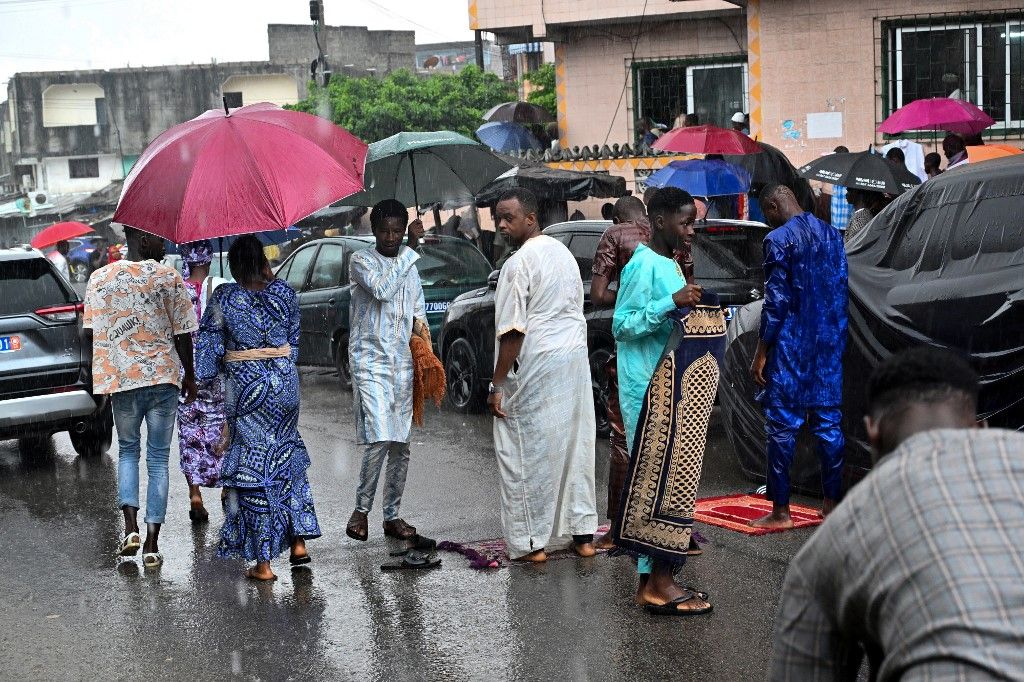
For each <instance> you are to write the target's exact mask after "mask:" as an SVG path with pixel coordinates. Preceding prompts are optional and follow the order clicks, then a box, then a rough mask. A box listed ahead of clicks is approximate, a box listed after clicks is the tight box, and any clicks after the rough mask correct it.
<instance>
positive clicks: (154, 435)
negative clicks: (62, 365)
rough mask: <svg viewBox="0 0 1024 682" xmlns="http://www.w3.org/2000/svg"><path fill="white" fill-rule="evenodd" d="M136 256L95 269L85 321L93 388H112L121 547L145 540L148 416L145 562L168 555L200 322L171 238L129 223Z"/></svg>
mask: <svg viewBox="0 0 1024 682" xmlns="http://www.w3.org/2000/svg"><path fill="white" fill-rule="evenodd" d="M125 237H126V238H127V241H128V258H127V259H125V260H120V261H117V262H115V263H111V264H109V265H107V266H105V267H102V268H100V269H99V270H97V271H96V272H94V273H93V275H92V277H91V278H90V279H89V284H88V287H87V288H86V292H85V317H84V321H83V326H84V327H85V329H86V332H87V333H90V334H91V336H92V346H93V363H92V375H93V391H94V392H96V393H107V394H111V405H112V407H113V412H114V424H115V425H116V426H117V441H118V462H117V479H118V505H119V506H120V507H121V510H122V512H123V513H124V526H125V533H124V540H123V541H122V542H121V548H120V550H119V552H118V553H119V554H120V555H121V556H134V555H135V553H136V552H138V551H139V547H140V546H141V544H142V542H141V538H140V537H139V524H138V520H137V514H138V511H139V456H140V450H141V448H140V441H141V435H140V428H141V426H142V421H143V420H145V421H146V472H147V474H148V478H149V480H148V483H147V486H146V524H147V525H146V544H145V547H143V556H142V559H143V564H144V565H145V566H146V567H148V568H155V567H158V566H160V564H161V563H163V557H162V556H161V554H160V550H159V548H158V546H157V539H158V537H159V535H160V525H161V524H162V523H163V521H164V515H165V513H166V510H167V482H168V473H167V460H168V454H169V452H170V448H171V436H172V435H173V433H174V420H175V415H176V414H177V407H178V396H179V395H181V394H184V396H185V401H186V402H192V401H193V400H195V398H196V392H197V389H196V382H195V376H194V374H193V371H194V364H193V362H192V336H191V334H192V332H194V331H196V330H197V329H198V328H199V324H198V321H197V320H196V314H195V310H194V309H193V307H192V302H191V300H190V299H189V295H188V291H187V290H186V288H185V283H184V282H183V281H182V279H181V275H179V274H178V273H177V272H176V271H175V270H174V269H173V268H171V267H168V266H166V265H163V264H162V263H161V262H160V261H161V260H162V259H163V257H164V242H163V240H162V239H161V238H159V237H155V236H153V235H151V234H147V233H145V232H141V231H139V230H135V229H133V228H131V227H125Z"/></svg>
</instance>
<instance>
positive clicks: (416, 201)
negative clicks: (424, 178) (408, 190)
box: [409, 152, 420, 212]
mask: <svg viewBox="0 0 1024 682" xmlns="http://www.w3.org/2000/svg"><path fill="white" fill-rule="evenodd" d="M412 155H413V153H412V152H409V172H410V173H411V174H412V200H413V208H415V209H416V211H417V212H419V209H420V195H419V192H417V191H416V164H415V163H414V162H413V159H412Z"/></svg>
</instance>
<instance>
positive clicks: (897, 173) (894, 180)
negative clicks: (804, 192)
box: [797, 152, 921, 195]
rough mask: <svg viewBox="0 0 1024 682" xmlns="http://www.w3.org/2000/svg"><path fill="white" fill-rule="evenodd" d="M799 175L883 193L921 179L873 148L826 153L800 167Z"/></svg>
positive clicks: (903, 189) (898, 191)
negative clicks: (869, 149) (843, 152)
mask: <svg viewBox="0 0 1024 682" xmlns="http://www.w3.org/2000/svg"><path fill="white" fill-rule="evenodd" d="M797 172H798V173H800V175H802V176H803V177H805V178H807V179H808V180H820V181H821V182H827V183H829V184H831V185H842V186H843V187H846V188H848V189H862V190H867V191H870V192H884V193H885V194H893V195H896V194H903V193H904V192H906V191H907V190H908V189H913V188H914V187H915V186H917V185H920V184H921V179H920V178H918V177H917V176H916V175H914V174H913V173H911V172H910V171H908V170H907V169H906V166H902V165H898V164H895V163H892V162H891V161H889V160H888V159H886V158H885V157H883V156H880V155H879V154H875V153H873V152H851V153H849V154H842V153H836V154H828V155H826V156H822V157H820V158H817V159H815V160H814V161H811V162H810V163H809V164H807V165H805V166H803V167H801V168H800V169H799V170H798V171H797Z"/></svg>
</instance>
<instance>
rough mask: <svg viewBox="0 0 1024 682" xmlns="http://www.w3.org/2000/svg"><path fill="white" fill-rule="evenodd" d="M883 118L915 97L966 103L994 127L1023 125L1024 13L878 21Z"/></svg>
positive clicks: (1004, 127) (939, 16)
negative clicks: (883, 52) (882, 45)
mask: <svg viewBox="0 0 1024 682" xmlns="http://www.w3.org/2000/svg"><path fill="white" fill-rule="evenodd" d="M883 35H885V40H886V47H887V48H888V50H887V51H888V59H887V62H886V66H887V67H888V68H887V70H888V84H887V85H888V91H887V93H886V95H887V98H886V99H887V104H888V106H887V107H886V111H885V115H888V114H890V113H892V112H893V111H895V110H896V109H898V108H899V107H901V106H903V105H904V104H908V103H909V102H912V101H913V100H915V99H922V98H927V97H953V98H958V99H964V100H968V101H970V102H973V103H975V104H977V105H978V106H979V107H981V108H982V109H983V110H984V111H985V112H986V113H987V114H988V115H989V116H991V117H992V118H994V119H995V120H996V125H995V126H994V128H996V129H1000V128H1001V129H1003V130H1005V129H1007V128H1019V127H1022V126H1024V78H1022V75H1024V12H1019V11H1018V12H1016V13H1014V14H1007V13H1001V14H980V15H962V16H950V15H938V16H936V15H926V16H921V17H900V18H894V19H889V20H886V21H885V22H884V23H883Z"/></svg>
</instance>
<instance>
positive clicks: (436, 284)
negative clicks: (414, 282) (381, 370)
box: [277, 236, 491, 388]
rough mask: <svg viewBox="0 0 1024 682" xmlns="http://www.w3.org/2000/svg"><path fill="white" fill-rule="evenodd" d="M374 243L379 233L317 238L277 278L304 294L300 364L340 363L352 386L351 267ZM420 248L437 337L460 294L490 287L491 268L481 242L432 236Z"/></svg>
mask: <svg viewBox="0 0 1024 682" xmlns="http://www.w3.org/2000/svg"><path fill="white" fill-rule="evenodd" d="M373 244H374V239H373V237H361V236H358V237H326V238H324V239H317V240H316V241H312V242H310V243H308V244H303V245H302V246H301V247H299V248H298V249H296V250H295V252H294V253H292V254H291V255H290V256H288V258H287V260H285V261H284V263H282V264H281V267H279V268H278V269H277V276H278V277H280V278H281V279H283V280H285V281H286V282H288V284H289V285H291V287H292V288H293V289H295V291H296V293H297V294H298V299H299V315H300V318H301V321H300V334H299V364H301V365H330V366H334V367H335V368H336V369H337V370H338V376H339V377H340V378H341V382H342V385H343V386H344V387H346V388H347V387H348V386H350V385H351V377H350V375H349V371H348V325H349V320H348V308H349V302H350V301H351V299H352V294H351V284H350V283H349V279H348V272H349V268H348V266H349V261H350V259H351V258H352V254H353V253H355V252H356V251H360V250H362V249H366V248H370V247H372V246H373ZM416 251H417V253H419V255H420V258H419V260H418V261H416V269H417V270H418V271H419V274H420V280H421V281H422V283H423V297H424V299H425V302H426V313H427V322H428V323H429V324H430V332H431V335H432V336H433V338H434V339H435V340H436V339H437V338H438V336H439V334H440V331H441V321H442V319H443V318H444V313H445V311H446V310H448V305H449V304H450V303H451V301H452V300H453V299H455V298H456V297H457V296H459V295H460V294H463V293H465V292H467V291H470V290H472V289H477V288H479V287H481V286H484V285H485V284H486V283H487V275H488V273H489V272H490V271H491V266H490V264H489V263H488V262H487V259H486V258H484V255H483V254H482V253H480V251H479V250H478V249H477V248H476V247H475V246H473V245H472V244H471V243H469V242H467V241H465V240H464V239H457V238H455V237H437V236H427V237H425V238H424V239H423V240H422V241H421V242H420V245H419V247H417V249H416Z"/></svg>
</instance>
